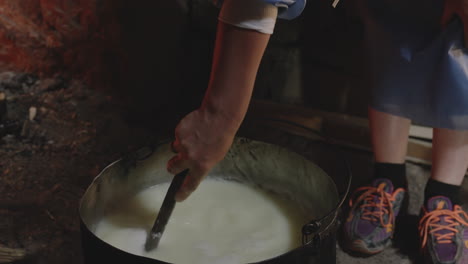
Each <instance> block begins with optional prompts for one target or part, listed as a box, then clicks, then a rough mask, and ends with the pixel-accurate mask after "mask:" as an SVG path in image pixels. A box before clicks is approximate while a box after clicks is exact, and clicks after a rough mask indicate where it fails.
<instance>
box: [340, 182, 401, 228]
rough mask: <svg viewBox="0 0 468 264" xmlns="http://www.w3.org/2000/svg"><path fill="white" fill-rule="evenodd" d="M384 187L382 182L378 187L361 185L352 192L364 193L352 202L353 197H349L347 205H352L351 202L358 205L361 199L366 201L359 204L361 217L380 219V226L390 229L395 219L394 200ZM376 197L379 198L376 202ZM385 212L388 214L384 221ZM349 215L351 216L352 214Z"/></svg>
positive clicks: (371, 219) (370, 219)
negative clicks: (361, 210)
mask: <svg viewBox="0 0 468 264" xmlns="http://www.w3.org/2000/svg"><path fill="white" fill-rule="evenodd" d="M384 188H385V184H384V183H382V184H380V185H379V186H378V187H373V186H370V187H368V186H366V187H361V188H358V189H356V191H355V192H354V194H357V193H360V192H364V193H362V194H361V195H360V196H359V197H358V198H357V199H356V201H355V202H353V199H350V201H349V206H350V207H352V206H353V203H354V204H355V205H358V204H360V203H361V202H362V201H366V202H365V203H363V204H362V205H361V206H360V208H362V209H363V212H362V214H361V219H364V220H369V221H373V222H376V221H380V224H381V225H382V227H385V228H387V229H390V230H391V228H392V227H393V224H394V223H393V221H395V219H394V217H393V216H394V212H393V202H394V201H395V197H394V196H392V195H391V194H389V193H387V192H385V190H384ZM376 198H377V199H378V200H379V202H377V203H376V202H375V200H376ZM353 209H354V208H353ZM376 209H377V210H376ZM351 211H354V210H351ZM386 214H388V216H389V217H388V220H387V222H386V223H385V221H384V217H383V216H384V215H386ZM350 217H352V215H351V216H350Z"/></svg>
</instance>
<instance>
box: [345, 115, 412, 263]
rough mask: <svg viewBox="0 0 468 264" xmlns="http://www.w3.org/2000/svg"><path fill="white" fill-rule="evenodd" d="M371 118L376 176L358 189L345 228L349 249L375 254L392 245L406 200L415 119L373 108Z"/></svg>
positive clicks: (351, 200) (351, 201) (351, 203)
mask: <svg viewBox="0 0 468 264" xmlns="http://www.w3.org/2000/svg"><path fill="white" fill-rule="evenodd" d="M369 120H370V130H371V139H372V146H373V150H374V157H375V161H376V163H375V172H374V174H375V176H374V178H375V179H374V180H373V182H372V183H371V184H370V185H368V186H364V187H361V188H358V189H357V190H356V191H355V192H354V194H353V197H352V198H351V199H350V205H351V208H350V212H349V215H348V218H347V220H346V223H345V225H344V231H345V239H346V246H347V248H348V249H349V250H351V251H353V252H360V253H364V254H375V253H378V252H381V251H382V250H384V249H385V248H386V247H387V246H388V245H390V244H391V239H392V236H393V233H394V229H395V218H396V217H397V215H398V214H399V212H400V209H401V208H402V205H403V201H404V199H405V195H406V190H405V189H406V173H405V165H404V161H405V156H406V149H407V144H408V134H409V127H410V124H411V121H410V120H409V119H407V118H403V117H398V116H395V115H391V114H387V113H383V112H379V111H376V110H375V109H372V108H369Z"/></svg>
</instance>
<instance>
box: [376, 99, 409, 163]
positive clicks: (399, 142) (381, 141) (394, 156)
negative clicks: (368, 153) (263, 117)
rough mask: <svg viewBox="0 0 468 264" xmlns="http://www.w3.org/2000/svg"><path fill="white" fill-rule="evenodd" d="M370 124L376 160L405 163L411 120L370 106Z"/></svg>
mask: <svg viewBox="0 0 468 264" xmlns="http://www.w3.org/2000/svg"><path fill="white" fill-rule="evenodd" d="M369 124H370V129H371V139H372V148H373V151H374V158H375V161H376V162H379V163H394V164H401V163H404V162H405V157H406V150H407V146H408V134H409V128H410V125H411V120H409V119H407V118H404V117H399V116H395V115H391V114H387V113H384V112H379V111H377V110H374V109H372V108H369Z"/></svg>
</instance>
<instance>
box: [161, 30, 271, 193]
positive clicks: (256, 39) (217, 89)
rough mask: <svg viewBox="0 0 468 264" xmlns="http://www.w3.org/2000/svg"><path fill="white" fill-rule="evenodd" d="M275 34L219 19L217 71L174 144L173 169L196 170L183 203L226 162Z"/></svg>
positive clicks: (214, 67) (181, 125)
mask: <svg viewBox="0 0 468 264" xmlns="http://www.w3.org/2000/svg"><path fill="white" fill-rule="evenodd" d="M269 38H270V35H268V34H263V33H259V32H257V31H252V30H247V29H241V28H238V27H235V26H231V25H229V24H226V23H223V22H219V23H218V31H217V36H216V45H215V50H214V58H213V64H212V71H211V77H210V82H209V86H208V89H207V91H206V94H205V97H204V99H203V103H202V105H201V107H200V108H199V109H197V110H195V111H193V112H192V113H190V114H189V115H187V116H186V117H184V118H183V119H182V120H181V122H180V123H179V125H178V126H177V128H176V141H175V142H174V144H173V148H174V150H175V151H176V152H177V155H176V156H174V157H173V158H172V159H171V160H170V161H169V162H168V170H169V172H171V173H173V174H176V173H178V172H180V171H183V170H185V169H187V168H188V169H190V172H189V175H188V177H187V178H186V180H185V182H184V184H183V186H182V188H181V190H180V191H179V192H178V193H177V196H176V199H177V200H178V201H183V200H185V199H186V198H187V197H188V196H189V195H190V193H192V192H193V191H194V190H195V189H196V188H197V186H198V185H199V183H200V181H201V180H202V179H203V177H204V176H205V175H206V174H207V173H208V171H209V170H210V169H211V168H212V167H213V166H214V165H215V164H216V163H217V162H219V161H221V160H222V159H223V158H224V156H225V154H226V152H227V151H228V149H229V147H230V146H231V144H232V141H233V138H234V136H235V134H236V132H237V130H238V128H239V126H240V124H241V122H242V120H243V119H244V116H245V113H246V111H247V108H248V105H249V102H250V98H251V95H252V90H253V86H254V82H255V77H256V74H257V70H258V67H259V64H260V61H261V58H262V56H263V53H264V51H265V48H266V46H267V43H268V40H269Z"/></svg>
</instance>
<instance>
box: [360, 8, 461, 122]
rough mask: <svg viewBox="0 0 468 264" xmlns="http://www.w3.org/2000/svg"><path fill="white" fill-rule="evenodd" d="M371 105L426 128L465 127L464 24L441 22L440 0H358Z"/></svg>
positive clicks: (456, 21) (455, 20)
mask: <svg viewBox="0 0 468 264" xmlns="http://www.w3.org/2000/svg"><path fill="white" fill-rule="evenodd" d="M360 10H361V15H362V17H363V21H364V24H365V30H366V45H367V55H368V59H369V63H370V67H369V70H370V81H371V85H372V101H371V104H370V106H371V107H373V108H374V109H376V110H379V111H383V112H387V113H390V114H394V115H398V116H403V117H407V118H409V119H412V120H413V121H414V122H415V123H417V124H420V125H425V126H430V127H438V128H449V129H459V130H460V129H462V130H466V129H468V49H467V48H465V43H464V35H463V24H462V22H461V20H460V19H458V18H456V19H454V20H453V21H451V23H450V24H449V25H448V26H446V27H445V28H443V27H442V26H441V24H440V21H441V16H442V12H443V0H362V2H361V3H360Z"/></svg>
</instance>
